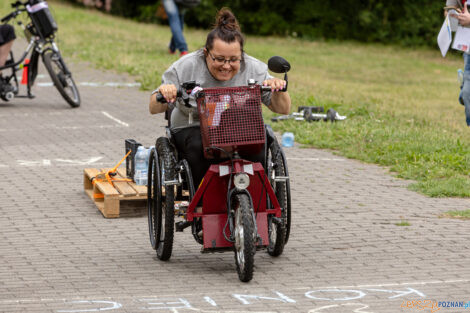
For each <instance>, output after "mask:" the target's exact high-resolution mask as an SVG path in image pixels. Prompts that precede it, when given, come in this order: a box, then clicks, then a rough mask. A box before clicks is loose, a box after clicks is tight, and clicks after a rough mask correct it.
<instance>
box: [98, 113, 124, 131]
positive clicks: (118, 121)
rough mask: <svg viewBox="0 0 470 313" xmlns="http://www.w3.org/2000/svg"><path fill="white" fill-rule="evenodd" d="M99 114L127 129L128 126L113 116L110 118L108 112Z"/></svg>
mask: <svg viewBox="0 0 470 313" xmlns="http://www.w3.org/2000/svg"><path fill="white" fill-rule="evenodd" d="M101 113H103V115H104V116H106V117H107V118H110V119H112V120H113V121H115V122H116V123H118V124H120V125H122V126H125V127H129V124H127V123H125V122H123V121H121V120H120V119H117V118H115V117H114V116H112V115H111V114H109V113H108V112H106V111H101Z"/></svg>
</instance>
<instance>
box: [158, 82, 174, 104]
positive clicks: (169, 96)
mask: <svg viewBox="0 0 470 313" xmlns="http://www.w3.org/2000/svg"><path fill="white" fill-rule="evenodd" d="M158 92H160V93H161V94H162V96H163V98H165V100H166V102H168V103H173V102H175V101H176V93H177V90H176V86H175V85H173V84H163V85H160V87H158Z"/></svg>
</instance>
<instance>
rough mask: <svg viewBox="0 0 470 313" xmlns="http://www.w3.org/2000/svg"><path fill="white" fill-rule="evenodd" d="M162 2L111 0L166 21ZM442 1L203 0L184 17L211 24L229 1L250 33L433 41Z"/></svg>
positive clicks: (120, 10)
mask: <svg viewBox="0 0 470 313" xmlns="http://www.w3.org/2000/svg"><path fill="white" fill-rule="evenodd" d="M68 1H78V0H68ZM159 4H160V1H155V0H153V1H152V0H139V1H133V0H113V2H112V9H111V13H113V14H116V15H120V16H124V17H131V18H134V19H137V20H139V21H142V22H157V23H166V21H164V20H163V19H162V18H158V17H157V16H156V12H157V8H158V6H159ZM444 4H445V2H444V1H428V2H422V1H406V0H397V1H388V0H365V1H355V0H343V1H324V0H296V1H281V0H259V1H251V0H234V1H230V2H227V1H225V0H202V1H201V4H200V5H199V6H198V7H196V8H193V9H191V10H187V12H186V15H185V23H186V24H187V25H189V26H192V27H197V28H204V29H208V28H210V27H211V26H212V25H213V23H214V16H215V14H216V12H217V10H219V9H220V8H222V7H224V6H229V7H230V8H231V9H232V11H233V12H234V13H235V15H236V16H237V18H238V20H239V22H240V24H241V26H242V31H243V32H244V33H247V34H256V35H280V36H286V35H287V36H293V37H297V36H299V37H304V38H308V39H319V38H321V39H340V40H344V39H347V40H351V39H352V40H358V41H362V42H384V43H400V44H404V45H412V46H415V45H435V44H436V43H435V42H436V40H435V38H436V34H437V31H438V30H439V27H440V25H441V23H442V20H443V14H442V12H443V11H442V7H443V6H444Z"/></svg>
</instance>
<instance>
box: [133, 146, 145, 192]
mask: <svg viewBox="0 0 470 313" xmlns="http://www.w3.org/2000/svg"><path fill="white" fill-rule="evenodd" d="M147 162H148V153H147V149H145V148H144V147H142V146H139V148H138V149H137V153H136V154H135V157H134V166H135V169H134V170H135V171H134V181H135V183H136V184H137V185H147V177H148V166H147Z"/></svg>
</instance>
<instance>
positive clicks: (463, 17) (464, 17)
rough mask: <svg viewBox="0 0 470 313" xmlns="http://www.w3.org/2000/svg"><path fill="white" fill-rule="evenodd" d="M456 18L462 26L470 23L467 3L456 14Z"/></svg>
mask: <svg viewBox="0 0 470 313" xmlns="http://www.w3.org/2000/svg"><path fill="white" fill-rule="evenodd" d="M457 19H458V20H459V24H460V25H462V26H468V25H470V14H469V13H468V8H467V5H464V6H463V12H462V13H460V14H459V15H458V16H457Z"/></svg>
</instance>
